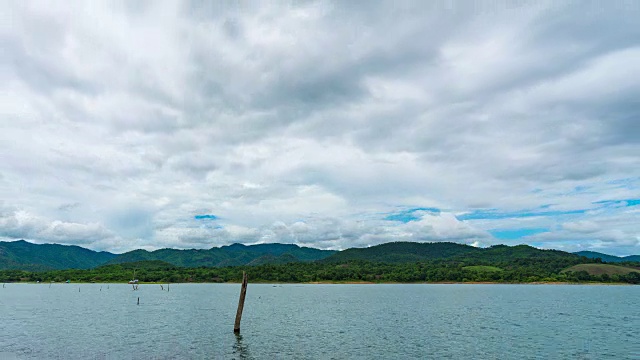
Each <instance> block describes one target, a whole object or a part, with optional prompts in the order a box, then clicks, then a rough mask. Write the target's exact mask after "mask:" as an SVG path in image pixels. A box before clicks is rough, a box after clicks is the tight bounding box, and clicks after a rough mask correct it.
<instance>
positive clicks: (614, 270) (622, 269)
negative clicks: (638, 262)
mask: <svg viewBox="0 0 640 360" xmlns="http://www.w3.org/2000/svg"><path fill="white" fill-rule="evenodd" d="M579 271H586V272H587V273H589V275H604V274H607V275H626V274H628V273H630V272H634V271H635V272H637V273H640V270H639V269H634V268H630V267H626V266H618V265H610V264H578V265H574V266H571V267H570V268H567V269H565V270H562V272H563V273H565V272H579Z"/></svg>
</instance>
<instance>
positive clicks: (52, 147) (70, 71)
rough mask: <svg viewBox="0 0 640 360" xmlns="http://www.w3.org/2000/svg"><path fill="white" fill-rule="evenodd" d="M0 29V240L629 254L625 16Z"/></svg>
mask: <svg viewBox="0 0 640 360" xmlns="http://www.w3.org/2000/svg"><path fill="white" fill-rule="evenodd" d="M2 8H3V9H2V11H1V12H0V16H1V17H2V21H0V42H1V43H2V49H3V50H2V56H1V57H0V69H1V70H0V89H1V90H0V91H1V94H2V95H1V102H0V240H2V241H13V240H18V239H26V240H28V241H32V242H35V243H59V244H70V245H79V246H83V247H86V248H90V249H93V250H106V251H111V252H116V253H120V252H125V251H129V250H132V249H139V248H140V249H148V250H154V249H159V248H167V247H168V248H177V249H188V248H203V249H206V248H211V247H215V246H221V245H227V244H231V243H242V244H255V243H272V242H279V243H293V244H298V245H301V246H309V247H316V248H321V249H345V248H350V247H366V246H371V245H376V244H380V243H385V242H390V241H415V242H439V241H451V242H457V243H464V244H470V245H473V246H482V247H485V246H491V245H495V244H507V245H516V244H529V245H532V246H536V247H539V248H545V249H560V250H565V251H580V250H592V251H600V252H604V253H608V254H614V255H630V254H640V80H638V79H640V22H638V19H639V18H640V5H639V4H638V3H637V2H632V1H607V2H577V1H486V2H482V1H478V2H466V1H464V2H462V1H460V2H458V1H433V2H423V1H410V2H406V1H393V2H392V1H386V2H373V1H348V2H344V1H343V2H333V1H317V2H316V1H296V2H290V1H281V2H247V1H227V2H224V1H220V2H209V1H182V2H174V1H136V2H131V1H123V2H112V1H110V2H99V1H84V2H81V1H69V2H68V1H50V2H40V1H9V2H4V4H3V7H2Z"/></svg>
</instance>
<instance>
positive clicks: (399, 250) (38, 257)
mask: <svg viewBox="0 0 640 360" xmlns="http://www.w3.org/2000/svg"><path fill="white" fill-rule="evenodd" d="M577 256H584V257H587V258H591V259H593V258H600V259H602V261H604V262H630V261H631V262H640V256H639V255H632V256H627V257H617V256H613V255H607V254H602V253H597V252H590V251H582V252H578V253H567V252H563V251H559V250H541V249H537V248H534V247H531V246H528V245H517V246H506V245H496V246H492V247H489V248H477V247H473V246H469V245H464V244H457V243H445V242H435V243H415V242H391V243H386V244H381V245H376V246H371V247H367V248H351V249H346V250H343V251H333V250H320V249H315V248H308V247H300V246H298V245H293V244H278V243H274V244H257V245H242V244H232V245H228V246H222V247H214V248H211V249H202V250H198V249H190V250H177V249H160V250H155V251H146V250H133V251H129V252H126V253H123V254H113V253H110V252H106V251H101V252H97V251H93V250H89V249H85V248H82V247H79V246H69V245H58V244H33V243H30V242H27V241H24V240H19V241H12V242H0V270H11V269H19V270H28V271H45V270H53V269H70V268H76V269H90V268H95V267H98V266H103V265H114V264H123V263H132V262H140V261H150V260H156V261H163V262H166V263H169V264H172V265H174V266H177V267H224V266H241V265H264V264H284V263H291V262H313V261H321V262H324V263H332V262H335V263H340V262H345V261H353V260H366V261H371V262H383V263H410V262H418V261H431V260H441V259H460V260H461V261H483V260H491V261H517V260H518V259H549V260H552V259H559V258H566V257H577Z"/></svg>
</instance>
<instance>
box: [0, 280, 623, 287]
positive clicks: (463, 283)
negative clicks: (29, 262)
mask: <svg viewBox="0 0 640 360" xmlns="http://www.w3.org/2000/svg"><path fill="white" fill-rule="evenodd" d="M240 283H241V282H233V281H230V282H177V283H164V282H140V283H138V284H137V285H168V284H170V285H184V284H234V285H235V284H240ZM249 283H250V284H260V285H594V286H607V285H614V286H619V285H625V286H627V285H629V286H633V285H635V284H629V283H603V282H562V281H548V282H546V281H535V282H494V281H467V282H456V281H438V282H373V281H310V282H262V281H258V282H253V283H252V282H249ZM3 284H32V285H131V284H128V283H126V282H70V283H66V282H53V283H49V282H40V283H36V282H33V281H15V282H5V283H3Z"/></svg>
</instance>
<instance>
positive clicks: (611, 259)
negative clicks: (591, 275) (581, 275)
mask: <svg viewBox="0 0 640 360" xmlns="http://www.w3.org/2000/svg"><path fill="white" fill-rule="evenodd" d="M574 254H576V255H580V256H584V257H586V258H589V259H597V258H600V259H602V261H604V262H608V263H618V262H640V255H629V256H614V255H607V254H603V253H599V252H595V251H578V252H575V253H574Z"/></svg>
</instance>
